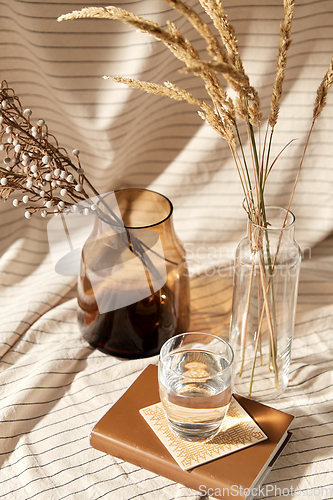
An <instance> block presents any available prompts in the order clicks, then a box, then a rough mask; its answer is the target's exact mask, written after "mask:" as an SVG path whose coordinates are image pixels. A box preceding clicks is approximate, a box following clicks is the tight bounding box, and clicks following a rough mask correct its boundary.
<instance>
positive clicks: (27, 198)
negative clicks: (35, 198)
mask: <svg viewBox="0 0 333 500" xmlns="http://www.w3.org/2000/svg"><path fill="white" fill-rule="evenodd" d="M22 201H23V203H28V201H29V196H28V195H27V194H25V195H24V196H23V198H22Z"/></svg>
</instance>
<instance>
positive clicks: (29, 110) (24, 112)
mask: <svg viewBox="0 0 333 500" xmlns="http://www.w3.org/2000/svg"><path fill="white" fill-rule="evenodd" d="M23 114H24V116H31V115H32V111H31V109H29V108H27V109H25V110H24V111H23Z"/></svg>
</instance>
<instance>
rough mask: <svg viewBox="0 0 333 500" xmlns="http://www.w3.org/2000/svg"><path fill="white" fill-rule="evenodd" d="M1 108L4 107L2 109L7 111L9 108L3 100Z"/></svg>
mask: <svg viewBox="0 0 333 500" xmlns="http://www.w3.org/2000/svg"><path fill="white" fill-rule="evenodd" d="M1 107H2V109H6V108H7V101H5V100H3V101H2V103H1Z"/></svg>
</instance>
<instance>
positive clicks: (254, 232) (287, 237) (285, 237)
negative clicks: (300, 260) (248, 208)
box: [248, 207, 295, 247]
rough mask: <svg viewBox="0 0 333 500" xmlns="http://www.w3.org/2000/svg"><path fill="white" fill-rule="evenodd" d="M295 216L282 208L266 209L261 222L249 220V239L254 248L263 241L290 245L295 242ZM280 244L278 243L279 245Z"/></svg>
mask: <svg viewBox="0 0 333 500" xmlns="http://www.w3.org/2000/svg"><path fill="white" fill-rule="evenodd" d="M294 231H295V216H294V214H293V213H292V212H290V211H287V210H286V209H284V208H280V207H266V210H265V214H264V215H262V216H261V220H260V222H257V221H256V220H252V219H251V218H250V217H249V219H248V237H249V239H250V241H251V244H252V246H253V247H257V246H258V244H259V243H260V242H262V241H264V240H265V241H267V242H268V241H270V243H271V244H272V243H273V242H275V241H276V242H280V243H279V244H288V242H290V243H291V242H293V241H294ZM277 244H278V243H277Z"/></svg>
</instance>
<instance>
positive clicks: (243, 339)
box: [239, 259, 254, 377]
mask: <svg viewBox="0 0 333 500" xmlns="http://www.w3.org/2000/svg"><path fill="white" fill-rule="evenodd" d="M253 275H254V259H252V265H251V273H250V281H249V288H248V291H247V300H246V306H245V311H244V315H243V321H242V332H241V365H240V369H239V376H240V377H241V376H242V374H243V369H244V363H245V348H246V331H247V323H248V319H249V311H250V303H251V293H252V283H253Z"/></svg>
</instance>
